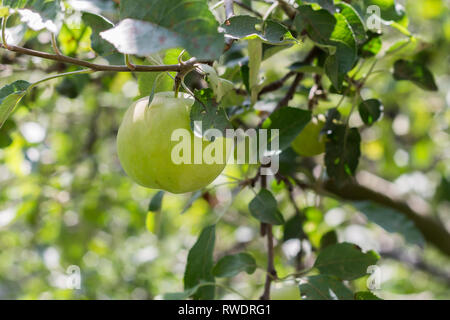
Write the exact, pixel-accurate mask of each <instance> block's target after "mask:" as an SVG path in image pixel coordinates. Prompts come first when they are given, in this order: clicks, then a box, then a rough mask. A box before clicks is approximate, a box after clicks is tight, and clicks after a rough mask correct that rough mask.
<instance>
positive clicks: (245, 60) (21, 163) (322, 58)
mask: <svg viewBox="0 0 450 320" xmlns="http://www.w3.org/2000/svg"><path fill="white" fill-rule="evenodd" d="M402 3H404V4H405V7H406V8H403V7H402V6H401V5H400V4H399V1H394V0H362V1H332V0H297V1H296V4H295V5H290V4H289V1H284V2H281V1H280V2H279V3H278V5H277V6H276V7H275V6H272V4H271V3H268V2H267V3H265V2H263V1H249V0H244V1H240V2H239V4H238V3H237V2H236V1H234V16H232V17H229V18H228V19H227V18H226V16H227V13H226V12H225V9H224V5H223V3H221V2H218V1H217V0H215V1H206V0H198V1H189V0H182V1H175V0H169V1H161V0H159V1H158V0H151V1H148V0H137V1H136V0H121V1H120V4H118V3H117V2H113V1H81V2H80V1H53V0H19V1H13V0H3V1H2V2H1V5H0V18H2V22H6V17H8V19H7V23H5V24H4V26H5V29H4V31H5V36H6V40H7V41H6V43H5V44H3V45H2V47H1V48H0V88H1V89H0V298H1V299H105V298H106V299H154V298H163V299H191V298H194V299H213V298H217V299H224V298H225V299H237V298H243V297H248V298H251V299H258V298H259V297H260V296H261V294H262V290H263V287H264V285H263V282H264V281H265V280H266V275H267V272H271V271H270V270H266V268H267V262H268V261H267V259H268V258H269V257H270V256H271V255H273V259H272V260H273V261H271V262H273V266H274V268H275V270H276V272H277V275H278V277H279V278H278V279H276V278H273V279H272V280H273V281H272V289H276V288H279V287H280V285H281V286H282V287H283V285H284V284H286V280H287V279H293V278H295V280H296V283H299V286H298V287H297V285H296V286H295V287H294V288H295V289H297V293H298V292H300V293H301V298H302V299H306V300H318V299H333V300H334V299H340V300H341V299H342V300H344V299H345V300H378V299H381V298H383V299H409V298H417V297H420V298H423V297H432V298H438V299H448V298H449V294H450V293H449V292H450V291H449V289H448V286H447V285H446V282H445V281H443V275H445V270H441V269H444V268H445V266H446V265H448V257H447V256H448V254H449V252H450V249H449V246H448V243H450V241H448V239H449V238H448V231H447V230H446V228H445V226H448V222H449V221H448V220H449V218H448V214H447V211H448V210H447V209H448V203H449V201H450V198H449V194H450V192H449V190H450V182H449V177H450V174H449V166H448V145H449V137H448V134H447V131H448V127H449V124H450V113H449V110H448V103H449V101H448V92H447V91H448V90H447V89H448V88H449V87H450V84H449V79H448V76H447V75H448V74H449V73H450V69H449V65H448V57H447V56H448V52H449V51H450V33H449V25H450V14H449V8H448V6H446V5H445V3H444V1H442V0H435V1H406V2H405V1H402ZM241 4H243V6H244V7H245V6H247V8H243V7H242V5H241ZM370 5H376V6H378V7H379V8H380V10H381V23H382V24H381V30H379V31H375V30H369V29H370V28H371V25H370V21H371V19H373V16H371V14H372V13H371V12H369V11H368V10H367V9H368V6H370ZM249 9H250V10H249ZM269 9H270V10H269ZM228 14H229V12H228ZM3 18H5V19H4V20H3ZM410 30H414V32H417V33H414V34H413V32H412V31H410ZM49 31H50V32H49ZM51 33H54V38H52V35H51ZM425 39H426V41H429V42H426V41H425ZM8 44H9V45H11V47H9V48H8V47H7V45H8ZM13 45H14V46H15V47H12V46H13ZM184 49H185V50H186V52H184V53H183V52H182V51H183V50H184ZM52 50H53V52H52ZM59 51H60V52H61V53H62V54H63V55H65V56H68V57H70V58H68V57H61V56H60V55H59ZM36 52H37V54H36ZM124 54H129V55H134V56H129V57H127V58H129V60H127V61H129V62H131V63H132V64H134V65H137V66H138V67H141V68H142V67H144V66H145V68H149V67H150V66H154V65H161V66H163V68H161V69H158V71H157V72H142V71H143V70H142V69H138V70H134V71H133V70H132V69H133V65H130V64H128V66H125V64H124ZM33 55H35V56H34V57H31V56H33ZM179 58H180V59H179ZM180 61H181V62H180ZM183 61H186V63H187V64H188V66H191V65H190V63H191V62H192V61H195V63H194V64H193V65H192V67H193V68H192V70H189V71H190V72H188V74H186V75H185V74H184V72H185V71H186V70H187V69H188V68H187V67H186V66H183V68H182V69H183V72H182V73H183V74H178V76H179V77H178V78H177V79H179V78H180V76H181V77H183V76H184V78H183V81H184V83H183V86H181V87H180V94H185V93H182V92H184V91H185V92H187V93H189V91H192V92H194V93H195V98H196V102H195V104H194V106H193V107H192V108H191V113H190V119H189V120H190V122H191V126H192V128H193V129H194V130H197V133H198V129H199V128H195V127H194V126H193V124H194V121H202V124H203V126H202V131H203V133H204V132H205V131H206V130H207V129H219V130H220V131H221V132H224V131H225V129H227V128H230V129H238V128H240V129H244V130H247V129H253V128H255V129H260V128H264V129H269V131H268V133H269V137H268V139H269V143H270V142H273V141H275V140H274V139H275V138H279V150H273V151H274V152H275V153H277V154H279V165H280V168H279V171H278V174H277V175H276V176H275V177H273V179H272V177H261V163H257V164H244V165H228V166H227V167H226V169H225V170H224V172H223V174H222V175H221V176H220V177H219V178H218V179H217V180H216V181H215V182H213V183H212V184H211V185H209V186H208V187H206V188H203V189H202V190H198V191H196V192H193V193H191V194H187V195H174V194H171V193H168V192H162V191H156V190H149V189H145V188H143V187H140V186H138V185H137V184H134V183H133V182H132V181H131V180H130V179H129V178H128V177H127V176H126V175H125V174H124V172H123V170H122V168H121V166H120V164H119V161H118V159H117V154H116V153H117V151H116V143H115V142H116V133H117V129H118V126H119V124H120V123H121V119H122V117H123V113H124V112H125V109H126V107H127V106H129V105H130V104H131V103H132V102H133V101H135V100H137V99H140V98H143V97H150V100H151V98H152V97H153V95H154V94H155V93H157V92H162V91H172V90H173V88H174V78H175V77H176V75H177V72H176V71H174V70H175V69H174V67H173V66H174V65H178V64H179V63H182V62H183ZM91 63H95V64H97V65H101V66H102V67H101V69H102V70H103V69H104V70H105V71H108V69H109V71H110V72H97V71H98V70H96V69H95V65H92V64H91ZM164 65H166V66H167V65H169V66H170V71H169V70H164ZM81 67H83V68H87V69H89V68H90V67H92V68H93V70H90V71H95V73H92V74H91V73H89V74H83V75H79V76H77V77H72V76H71V74H68V75H66V73H67V72H74V71H75V72H85V71H80V70H79V68H81ZM117 70H120V71H123V72H115V71H117ZM161 70H163V71H161ZM390 70H392V71H393V72H391V71H390ZM432 71H433V72H432ZM61 74H63V75H65V76H64V78H62V79H58V80H56V79H55V78H56V77H58V75H61ZM72 74H73V73H72ZM48 75H50V77H48ZM22 79H23V80H22ZM36 79H44V80H52V79H55V80H52V81H49V82H47V81H45V82H41V81H38V82H36ZM404 80H406V81H404ZM416 86H418V87H420V88H422V89H424V90H425V91H422V90H418V89H417V87H416ZM31 87H32V88H33V89H32V90H31ZM358 113H359V116H358ZM322 115H326V116H325V118H326V121H325V123H324V125H323V127H322V128H317V127H316V128H314V130H308V129H305V128H311V125H312V124H313V123H314V121H315V119H320V117H322ZM186 121H188V119H186ZM186 123H187V122H186ZM322 124H323V122H321V123H320V126H322ZM270 129H278V130H279V136H274V135H271V134H270ZM298 137H300V138H301V139H300V140H302V143H301V144H302V145H305V141H306V142H312V144H313V145H314V146H317V147H318V148H317V149H314V150H313V152H306V153H302V152H298V153H297V152H295V151H294V149H295V146H293V145H292V143H293V141H295V140H296V138H298ZM316 140H317V141H319V142H320V143H321V144H320V145H317V143H316V142H317V141H316ZM132 142H133V143H134V141H132ZM323 144H325V150H324V149H323ZM293 148H294V149H293ZM297 151H298V150H297ZM323 151H325V154H323ZM152 156H153V155H152ZM200 176H201V174H199V177H198V178H199V179H201V177H200ZM265 179H266V180H265ZM394 189H398V190H397V191H396V192H393V191H391V190H394ZM163 199H164V206H163ZM359 213H362V214H363V215H364V216H365V218H367V219H364V217H362V216H361V215H360V214H359ZM253 218H256V219H253ZM374 224H376V225H377V226H379V227H381V228H382V229H383V230H382V229H380V228H378V227H377V226H376V225H374ZM204 226H208V227H206V228H204ZM270 228H271V229H270ZM268 230H271V232H268ZM393 233H394V235H393ZM269 235H270V236H271V237H273V239H270V240H271V241H267V240H268V239H267V237H269ZM398 235H400V237H399V236H398ZM216 236H217V241H216ZM195 239H197V240H196V241H195ZM299 240H300V241H299ZM194 242H195V243H194ZM271 242H272V243H273V248H271V249H272V250H270V252H271V253H270V254H269V251H267V246H268V245H270V243H271ZM193 243H194V244H193ZM386 243H387V244H389V246H386V245H384V244H386ZM192 244H193V245H192ZM309 248H311V250H309ZM360 248H363V250H364V251H363V250H361V249H360ZM375 248H381V249H382V250H381V251H380V254H381V257H379V256H378V254H376V253H375V252H374V251H372V250H371V249H375ZM412 248H414V250H410V249H412ZM391 249H392V251H390V250H391ZM298 250H299V251H298ZM18 252H20V254H17V253H18ZM398 253H401V254H398ZM403 259H405V260H407V262H404V261H400V260H403ZM375 264H376V265H377V266H380V267H381V268H382V269H383V268H384V267H387V268H389V271H390V272H391V275H392V276H391V277H389V279H384V278H383V281H382V283H381V289H380V290H377V291H376V295H375V294H374V293H372V292H370V291H368V288H367V280H368V279H367V276H368V275H369V273H368V272H369V271H370V270H368V267H369V266H371V265H375ZM70 265H77V266H79V267H80V269H81V273H82V288H81V289H80V290H68V289H66V288H65V287H64V285H63V284H62V282H63V281H62V280H61V279H64V276H65V275H66V274H67V267H68V266H70ZM183 269H184V279H183ZM416 269H420V271H418V270H416ZM372 276H375V274H372ZM412 279H413V280H414V281H412ZM183 280H184V291H183V283H182V282H183ZM444 280H446V278H445V279H444ZM298 289H299V290H298ZM166 292H169V293H166ZM275 297H276V295H275V294H273V296H272V298H275ZM296 298H298V296H296Z"/></svg>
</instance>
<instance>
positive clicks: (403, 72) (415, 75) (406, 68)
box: [394, 60, 438, 91]
mask: <svg viewBox="0 0 450 320" xmlns="http://www.w3.org/2000/svg"><path fill="white" fill-rule="evenodd" d="M394 78H395V79H396V80H409V81H412V82H413V83H414V84H416V85H417V86H419V87H420V88H422V89H424V90H429V91H437V90H438V87H437V86H436V82H435V81H434V77H433V74H432V73H431V72H430V70H428V68H427V67H426V66H424V65H423V64H421V63H420V62H416V61H406V60H397V61H396V62H395V64H394Z"/></svg>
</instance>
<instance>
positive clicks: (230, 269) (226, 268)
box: [212, 253, 256, 278]
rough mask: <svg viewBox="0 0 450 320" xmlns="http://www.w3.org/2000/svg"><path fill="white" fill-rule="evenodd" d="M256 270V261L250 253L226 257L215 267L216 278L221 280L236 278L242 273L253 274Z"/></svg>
mask: <svg viewBox="0 0 450 320" xmlns="http://www.w3.org/2000/svg"><path fill="white" fill-rule="evenodd" d="M255 270H256V261H255V259H254V258H253V257H252V256H251V255H249V254H248V253H238V254H234V255H229V256H225V257H223V258H222V259H220V260H219V261H218V262H217V264H216V265H215V266H214V269H213V271H212V272H213V274H214V276H216V277H218V278H221V277H224V278H228V277H234V276H236V275H237V274H239V273H240V272H242V271H245V272H247V273H248V274H252V273H253V272H255Z"/></svg>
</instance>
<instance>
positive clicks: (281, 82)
mask: <svg viewBox="0 0 450 320" xmlns="http://www.w3.org/2000/svg"><path fill="white" fill-rule="evenodd" d="M295 74H296V72H295V71H289V72H288V73H287V74H286V75H284V76H283V78H281V79H278V80H276V81H274V82H271V83H269V84H267V85H265V86H264V87H263V88H262V89H261V91H260V92H259V94H258V97H261V95H263V94H265V93H268V92H272V91H275V90H278V89H280V88H281V87H282V86H283V85H284V83H285V82H286V81H287V80H289V79H290V78H291V77H293V76H295Z"/></svg>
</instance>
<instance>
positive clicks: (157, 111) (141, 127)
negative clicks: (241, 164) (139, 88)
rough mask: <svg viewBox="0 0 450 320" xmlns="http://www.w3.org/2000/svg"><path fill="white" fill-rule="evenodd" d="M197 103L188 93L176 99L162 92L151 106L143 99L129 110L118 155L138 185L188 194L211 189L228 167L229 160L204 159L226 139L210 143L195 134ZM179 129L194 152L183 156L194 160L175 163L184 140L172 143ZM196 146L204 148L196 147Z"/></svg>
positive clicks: (182, 152) (172, 93)
mask: <svg viewBox="0 0 450 320" xmlns="http://www.w3.org/2000/svg"><path fill="white" fill-rule="evenodd" d="M193 103H194V99H193V98H192V97H191V96H189V95H187V94H181V93H180V94H179V97H178V98H175V96H174V92H159V93H156V94H155V95H154V98H153V100H152V102H151V103H150V105H148V98H143V99H140V100H138V101H136V102H135V103H134V104H133V105H131V107H130V108H129V109H128V110H127V112H126V113H125V116H124V118H123V121H122V124H121V125H120V128H119V132H118V134H117V152H118V155H119V160H120V163H121V165H122V167H123V169H124V170H125V172H126V173H127V174H128V176H130V177H131V178H132V179H133V180H134V181H135V182H137V183H138V184H140V185H142V186H144V187H148V188H155V189H163V190H166V191H169V192H172V193H184V192H190V191H194V190H198V189H201V188H202V187H204V186H207V185H208V184H210V183H211V182H212V181H213V180H214V179H215V178H216V177H217V176H218V175H219V174H220V173H221V172H222V170H223V169H224V168H225V165H226V159H225V158H224V159H222V161H216V162H214V163H211V162H209V163H208V162H207V163H205V161H204V160H203V158H204V157H202V156H203V152H204V151H205V148H208V146H210V145H211V144H212V143H222V142H223V141H225V140H226V139H225V138H218V139H216V140H214V142H209V141H207V140H206V139H204V138H201V137H197V136H196V135H194V133H193V132H192V130H191V127H190V109H191V107H192V105H193ZM177 129H185V130H182V131H183V132H186V133H187V140H188V141H187V142H189V144H190V149H189V148H187V149H184V150H183V151H181V153H180V154H182V155H185V154H184V152H186V155H189V154H190V156H191V157H190V161H184V162H183V163H180V162H179V161H174V158H173V149H174V148H176V146H177V145H179V143H180V142H181V141H180V140H181V138H180V140H175V141H172V140H173V139H172V134H173V132H174V131H175V130H177ZM196 144H197V146H200V147H199V148H198V147H197V148H194V146H195V145H196ZM210 147H211V146H210ZM224 153H225V152H224ZM195 157H200V158H197V159H201V163H199V162H198V161H196V162H195V161H194V159H195ZM224 157H225V156H224Z"/></svg>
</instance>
